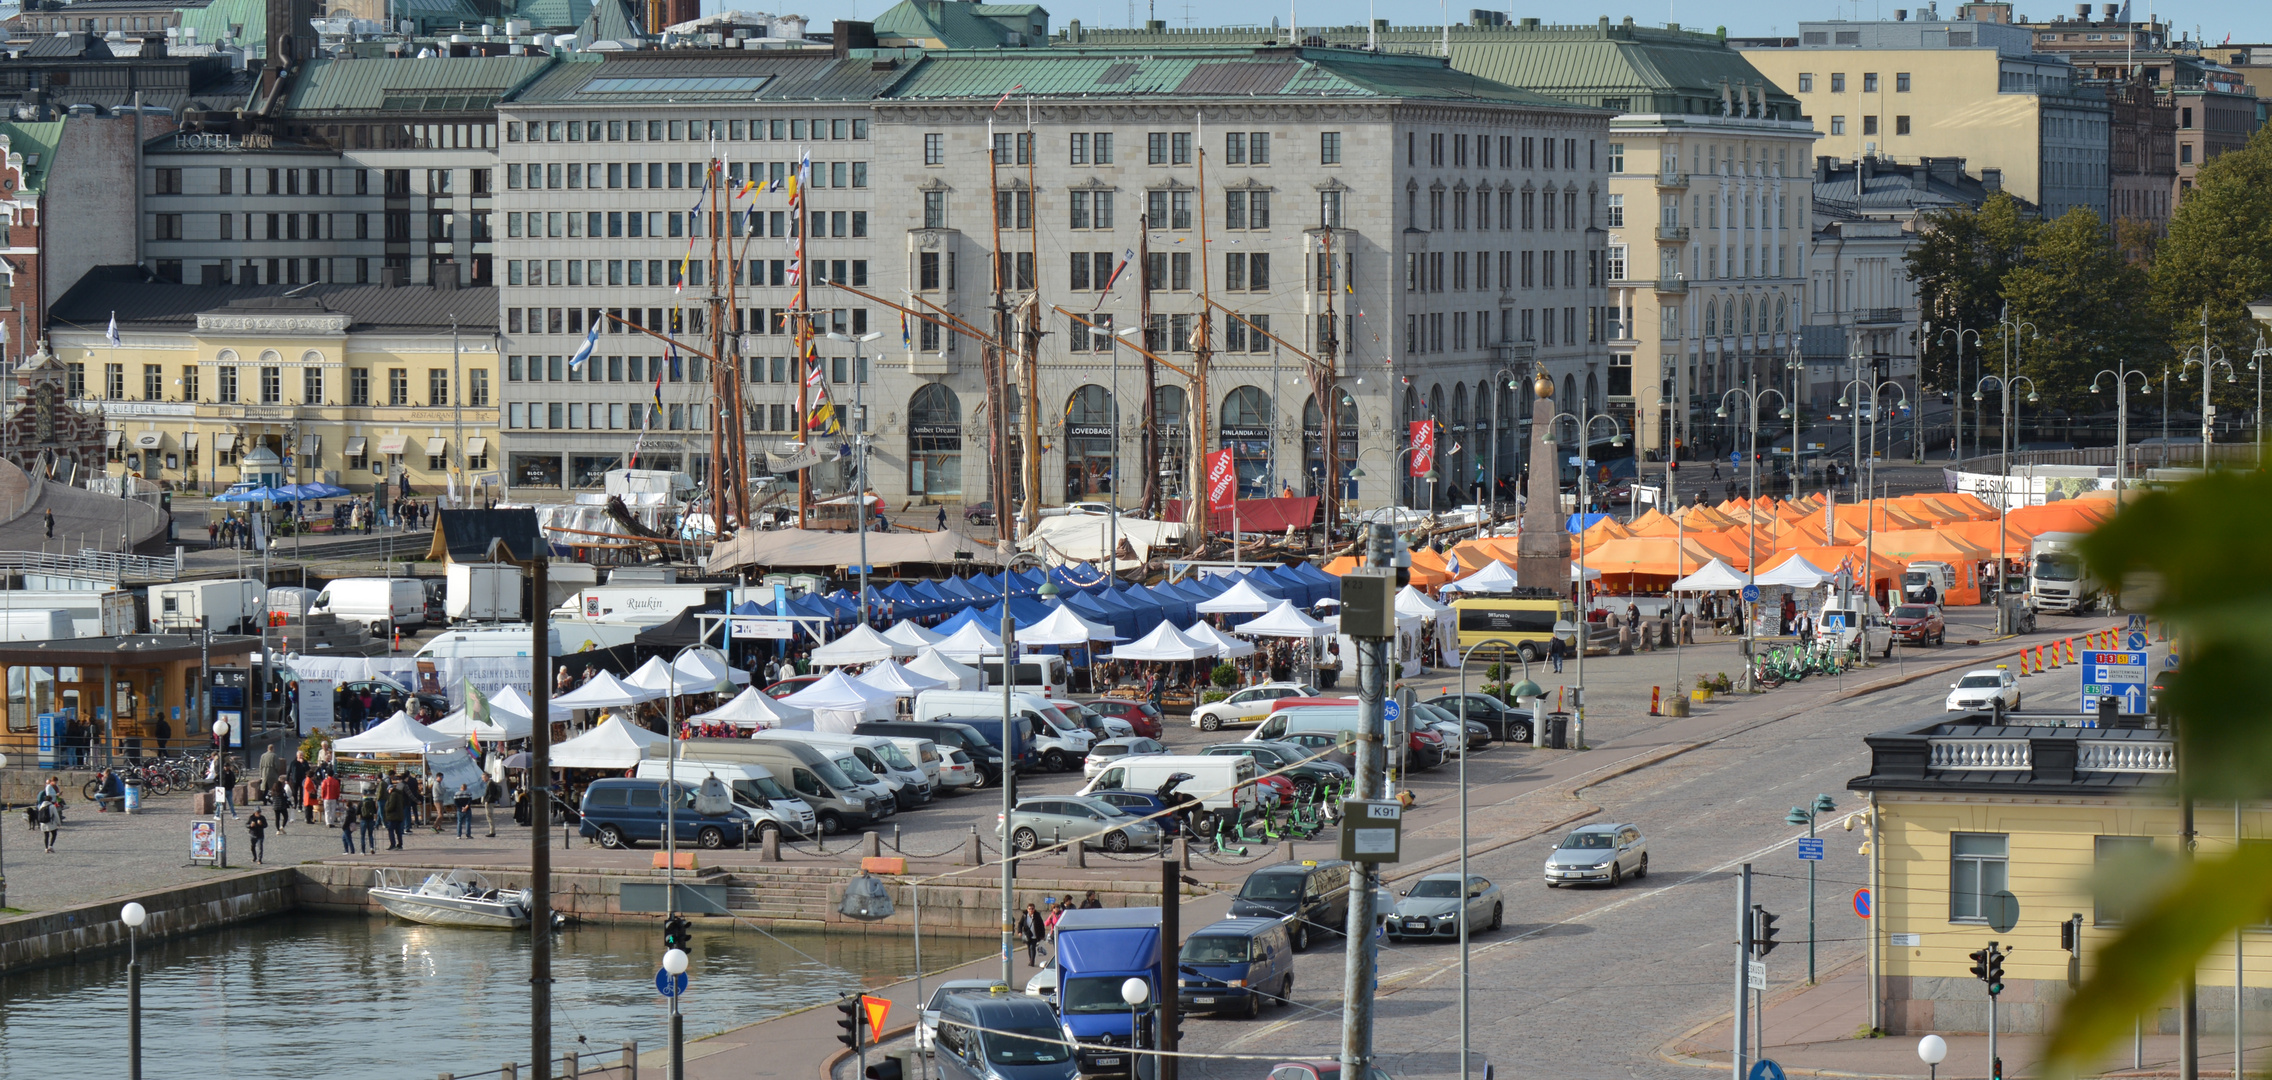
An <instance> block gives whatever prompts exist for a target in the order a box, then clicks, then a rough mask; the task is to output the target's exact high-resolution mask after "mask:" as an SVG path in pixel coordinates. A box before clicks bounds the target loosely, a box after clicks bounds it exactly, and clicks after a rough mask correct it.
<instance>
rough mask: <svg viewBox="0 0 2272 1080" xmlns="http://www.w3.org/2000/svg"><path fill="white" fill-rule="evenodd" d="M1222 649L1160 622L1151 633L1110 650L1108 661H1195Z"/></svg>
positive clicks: (1169, 624) (1172, 625)
mask: <svg viewBox="0 0 2272 1080" xmlns="http://www.w3.org/2000/svg"><path fill="white" fill-rule="evenodd" d="M1221 651H1222V647H1221V646H1219V645H1216V644H1215V643H1214V642H1212V641H1195V640H1193V639H1191V638H1189V637H1185V636H1184V635H1183V634H1181V633H1179V632H1177V630H1176V628H1175V625H1174V624H1173V623H1168V622H1162V623H1160V625H1158V626H1155V627H1153V628H1152V632H1151V633H1149V634H1146V635H1144V636H1143V637H1140V638H1138V639H1136V640H1135V641H1132V642H1129V643H1128V644H1126V645H1123V646H1121V647H1119V648H1117V649H1114V650H1112V653H1111V655H1109V656H1107V657H1106V659H1108V660H1197V659H1200V658H1201V657H1207V656H1214V655H1215V654H1217V653H1219V652H1221Z"/></svg>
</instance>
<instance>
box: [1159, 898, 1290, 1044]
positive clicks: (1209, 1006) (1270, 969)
mask: <svg viewBox="0 0 2272 1080" xmlns="http://www.w3.org/2000/svg"><path fill="white" fill-rule="evenodd" d="M1177 966H1178V968H1180V972H1181V976H1182V977H1181V978H1179V979H1178V980H1177V982H1178V984H1179V985H1180V986H1181V987H1182V989H1181V990H1180V991H1178V992H1177V994H1176V1001H1177V1002H1179V1003H1180V1004H1181V1006H1182V1008H1183V1010H1184V1011H1185V1012H1186V1013H1193V1012H1201V1011H1205V1012H1214V1013H1237V1014H1239V1015H1242V1016H1245V1017H1246V1018H1248V1019H1250V1020H1251V1019H1253V1018H1254V1017H1255V1016H1256V1015H1258V1014H1260V1013H1261V1012H1262V1007H1263V1006H1264V1005H1285V1004H1288V1003H1290V1002H1291V1001H1292V1000H1293V994H1294V943H1293V941H1292V939H1291V938H1290V937H1289V936H1288V935H1287V933H1286V920H1284V919H1266V918H1259V917H1254V916H1248V917H1245V918H1237V919H1224V920H1223V921H1221V922H1218V923H1212V924H1209V925H1207V926H1203V927H1201V928H1199V929H1198V930H1195V931H1192V934H1191V937H1190V938H1189V939H1187V940H1186V941H1185V942H1184V943H1183V953H1182V955H1181V956H1180V957H1179V958H1178V959H1177Z"/></svg>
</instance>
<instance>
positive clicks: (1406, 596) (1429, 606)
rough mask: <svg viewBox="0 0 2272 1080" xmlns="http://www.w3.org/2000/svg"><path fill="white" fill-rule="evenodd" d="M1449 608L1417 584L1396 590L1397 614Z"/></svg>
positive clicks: (1424, 613) (1432, 613)
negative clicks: (1421, 589) (1422, 590)
mask: <svg viewBox="0 0 2272 1080" xmlns="http://www.w3.org/2000/svg"><path fill="white" fill-rule="evenodd" d="M1263 610H1266V609H1263ZM1450 610H1451V608H1450V607H1449V606H1447V605H1444V604H1441V603H1438V602H1437V601H1436V598H1435V597H1432V596H1429V595H1428V594H1427V593H1424V592H1421V591H1420V589H1419V588H1418V587H1417V586H1413V585H1407V586H1405V587H1404V588H1402V589H1399V590H1397V593H1396V613H1397V614H1399V615H1417V616H1420V617H1421V618H1424V619H1425V618H1430V617H1433V616H1435V615H1438V614H1440V613H1442V612H1446V611H1450Z"/></svg>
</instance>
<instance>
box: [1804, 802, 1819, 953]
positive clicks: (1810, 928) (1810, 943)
mask: <svg viewBox="0 0 2272 1080" xmlns="http://www.w3.org/2000/svg"><path fill="white" fill-rule="evenodd" d="M1814 819H1815V815H1813V814H1808V815H1807V839H1809V840H1812V839H1814V838H1815V836H1814ZM1819 862H1821V860H1819V859H1808V860H1807V985H1808V986H1813V985H1814V892H1815V889H1814V868H1815V866H1816V864H1818V863H1819Z"/></svg>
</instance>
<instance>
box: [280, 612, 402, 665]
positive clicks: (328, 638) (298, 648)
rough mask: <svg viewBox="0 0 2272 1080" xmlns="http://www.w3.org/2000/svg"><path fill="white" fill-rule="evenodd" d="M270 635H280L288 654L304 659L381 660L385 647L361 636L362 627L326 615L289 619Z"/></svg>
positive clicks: (323, 613) (362, 632)
mask: <svg viewBox="0 0 2272 1080" xmlns="http://www.w3.org/2000/svg"><path fill="white" fill-rule="evenodd" d="M269 633H270V634H272V635H281V636H282V637H283V639H284V641H285V647H286V648H287V649H288V650H290V651H291V652H295V653H299V654H301V655H303V656H384V655H386V651H387V643H386V642H385V641H382V640H380V639H378V638H375V637H372V636H371V635H369V634H367V633H364V631H363V627H362V624H360V623H344V622H341V621H339V616H337V615H334V614H332V613H330V612H328V611H325V612H317V613H315V614H312V615H304V616H303V615H293V616H289V617H288V618H287V619H286V620H285V623H284V625H283V626H280V627H276V628H274V629H272V630H270V631H269Z"/></svg>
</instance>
